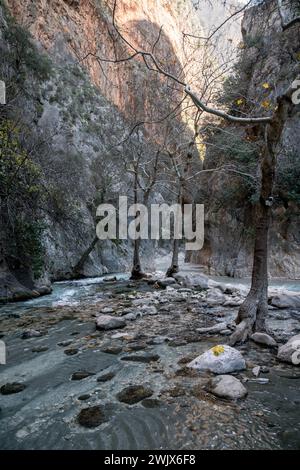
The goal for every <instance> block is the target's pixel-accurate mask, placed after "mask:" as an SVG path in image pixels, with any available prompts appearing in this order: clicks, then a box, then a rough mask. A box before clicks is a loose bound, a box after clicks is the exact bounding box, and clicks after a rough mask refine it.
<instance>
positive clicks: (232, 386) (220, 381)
mask: <svg viewBox="0 0 300 470" xmlns="http://www.w3.org/2000/svg"><path fill="white" fill-rule="evenodd" d="M208 390H209V391H210V392H211V393H213V394H214V395H216V396H217V397H220V398H228V399H230V400H237V399H238V398H243V397H245V396H246V395H247V389H246V388H245V387H244V385H243V384H242V383H241V382H240V381H239V380H238V379H236V378H235V377H233V376H232V375H220V376H219V377H214V378H213V379H211V380H210V382H209V384H208Z"/></svg>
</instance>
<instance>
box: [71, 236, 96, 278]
mask: <svg viewBox="0 0 300 470" xmlns="http://www.w3.org/2000/svg"><path fill="white" fill-rule="evenodd" d="M98 242H99V238H98V237H97V236H95V238H94V239H93V241H92V242H91V244H90V245H89V246H88V248H87V249H86V250H85V252H84V253H83V255H82V256H81V258H80V260H79V261H78V263H77V264H76V265H75V266H74V268H73V275H74V277H77V278H78V277H80V276H82V275H83V274H82V271H83V267H84V265H85V263H86V261H87V259H88V257H89V256H90V254H91V252H92V251H93V249H94V248H95V246H96V245H97V243H98Z"/></svg>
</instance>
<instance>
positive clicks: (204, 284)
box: [174, 272, 209, 289]
mask: <svg viewBox="0 0 300 470" xmlns="http://www.w3.org/2000/svg"><path fill="white" fill-rule="evenodd" d="M174 278H175V279H176V281H177V282H178V283H179V284H181V285H182V286H185V287H200V288H201V289H208V281H209V278H208V277H207V276H205V275H204V274H197V273H195V274H191V273H185V272H179V273H177V274H174Z"/></svg>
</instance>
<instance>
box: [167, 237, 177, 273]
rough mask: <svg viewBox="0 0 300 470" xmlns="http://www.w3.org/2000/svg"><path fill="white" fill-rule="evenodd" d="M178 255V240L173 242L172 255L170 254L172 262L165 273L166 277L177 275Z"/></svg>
mask: <svg viewBox="0 0 300 470" xmlns="http://www.w3.org/2000/svg"><path fill="white" fill-rule="evenodd" d="M178 255H179V240H177V239H175V238H174V240H173V254H172V261H171V266H170V267H169V269H168V270H167V272H166V276H167V277H172V276H173V274H176V273H178V269H179V268H178V266H179V263H178Z"/></svg>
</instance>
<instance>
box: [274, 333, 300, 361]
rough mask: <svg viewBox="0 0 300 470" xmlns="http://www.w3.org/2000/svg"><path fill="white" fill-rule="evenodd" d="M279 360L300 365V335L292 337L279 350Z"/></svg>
mask: <svg viewBox="0 0 300 470" xmlns="http://www.w3.org/2000/svg"><path fill="white" fill-rule="evenodd" d="M277 358H278V359H279V360H280V361H283V362H288V363H290V364H293V365H295V366H297V365H299V364H300V335H296V336H292V338H290V339H289V340H288V342H287V343H286V344H284V345H283V346H280V348H279V349H278V354H277Z"/></svg>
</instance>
